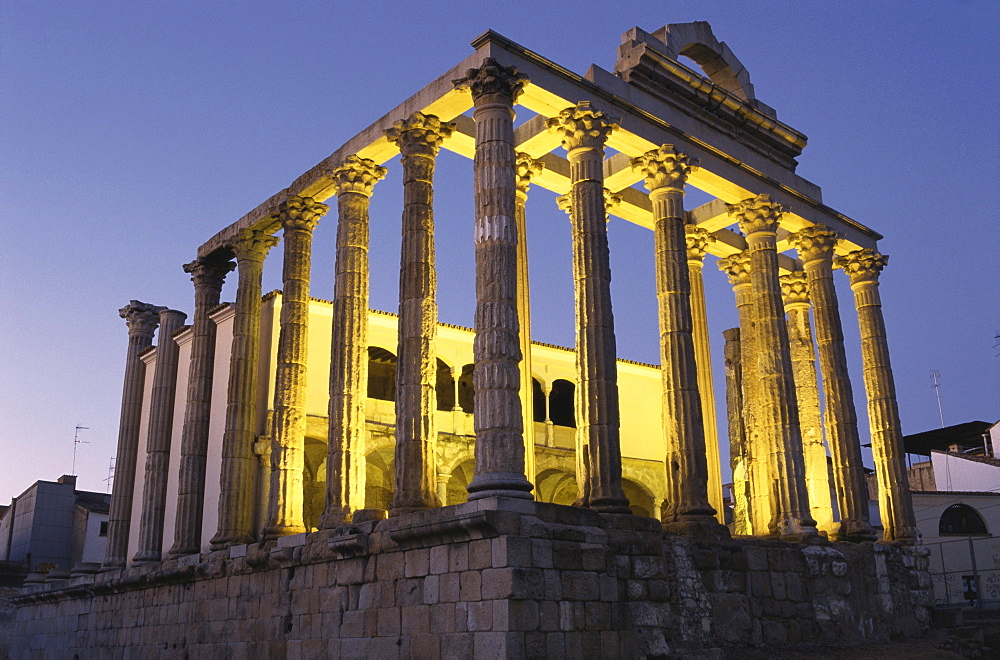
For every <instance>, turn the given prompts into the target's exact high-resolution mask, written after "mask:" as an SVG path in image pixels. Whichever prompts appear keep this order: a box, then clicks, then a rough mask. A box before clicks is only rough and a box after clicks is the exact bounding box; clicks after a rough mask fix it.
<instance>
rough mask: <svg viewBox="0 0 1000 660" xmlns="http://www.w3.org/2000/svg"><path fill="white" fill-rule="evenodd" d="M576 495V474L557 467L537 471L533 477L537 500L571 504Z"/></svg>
mask: <svg viewBox="0 0 1000 660" xmlns="http://www.w3.org/2000/svg"><path fill="white" fill-rule="evenodd" d="M576 496H577V485H576V475H574V474H572V473H571V472H566V471H565V470H558V469H551V470H543V471H541V472H539V473H538V477H537V478H536V479H535V498H536V499H537V500H538V501H540V502H551V503H553V504H564V505H566V506H571V505H572V504H573V502H575V501H576Z"/></svg>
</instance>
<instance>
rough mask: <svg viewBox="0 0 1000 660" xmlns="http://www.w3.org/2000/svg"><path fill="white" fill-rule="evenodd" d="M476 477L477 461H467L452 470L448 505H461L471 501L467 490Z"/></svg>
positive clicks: (449, 480) (449, 481)
mask: <svg viewBox="0 0 1000 660" xmlns="http://www.w3.org/2000/svg"><path fill="white" fill-rule="evenodd" d="M475 475H476V461H475V459H471V458H470V459H467V460H465V461H463V462H461V463H459V464H458V465H456V466H455V467H454V468H452V470H451V478H449V479H448V504H461V503H462V502H468V501H469V491H468V490H466V489H467V488H468V486H469V483H470V482H471V481H472V477H474V476H475Z"/></svg>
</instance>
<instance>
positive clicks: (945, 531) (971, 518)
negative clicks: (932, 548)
mask: <svg viewBox="0 0 1000 660" xmlns="http://www.w3.org/2000/svg"><path fill="white" fill-rule="evenodd" d="M989 533H990V532H989V530H988V529H987V528H986V521H985V520H983V517H982V516H981V515H979V512H978V511H976V510H975V509H974V508H972V507H971V506H969V505H968V504H952V505H951V506H950V507H948V508H947V509H945V510H944V513H942V514H941V520H939V521H938V534H939V535H940V536H953V535H959V536H988V535H989Z"/></svg>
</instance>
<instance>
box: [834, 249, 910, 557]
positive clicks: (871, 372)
mask: <svg viewBox="0 0 1000 660" xmlns="http://www.w3.org/2000/svg"><path fill="white" fill-rule="evenodd" d="M888 261H889V257H887V256H885V255H882V254H879V253H878V252H875V251H874V250H869V249H865V250H857V251H855V252H851V253H850V254H848V255H846V256H843V257H837V258H836V260H835V262H834V263H835V265H836V266H838V267H839V268H843V269H844V272H846V273H847V274H848V276H849V277H850V278H851V290H852V291H854V304H855V306H856V307H857V310H858V326H859V327H860V329H861V358H862V363H863V365H864V378H865V391H866V392H867V394H868V421H869V423H870V424H871V434H872V454H873V456H874V458H875V472H876V474H877V475H878V499H879V510H880V511H881V515H882V526H883V528H884V529H885V534H884V536H885V540H887V541H900V542H903V543H915V542H916V540H917V524H916V519H915V517H914V515H913V502H912V501H911V499H910V484H909V481H908V480H907V477H906V455H905V453H904V451H903V431H902V428H901V426H900V422H899V409H898V407H897V405H896V384H895V382H894V381H893V378H892V366H891V365H890V363H889V343H888V341H887V340H886V332H885V319H884V318H883V317H882V300H881V298H880V297H879V292H878V276H879V273H880V272H881V271H882V269H883V268H884V267H885V265H886V263H888Z"/></svg>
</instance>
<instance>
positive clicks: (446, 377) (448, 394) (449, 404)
mask: <svg viewBox="0 0 1000 660" xmlns="http://www.w3.org/2000/svg"><path fill="white" fill-rule="evenodd" d="M434 388H435V390H437V409H438V410H451V409H452V408H454V407H455V377H454V376H453V375H452V373H451V367H449V366H448V365H447V364H445V362H444V360H442V359H441V358H438V359H437V382H436V383H435V385H434Z"/></svg>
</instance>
